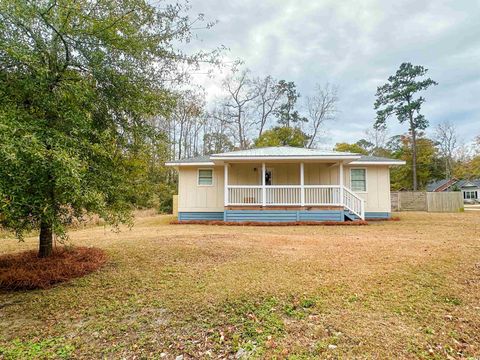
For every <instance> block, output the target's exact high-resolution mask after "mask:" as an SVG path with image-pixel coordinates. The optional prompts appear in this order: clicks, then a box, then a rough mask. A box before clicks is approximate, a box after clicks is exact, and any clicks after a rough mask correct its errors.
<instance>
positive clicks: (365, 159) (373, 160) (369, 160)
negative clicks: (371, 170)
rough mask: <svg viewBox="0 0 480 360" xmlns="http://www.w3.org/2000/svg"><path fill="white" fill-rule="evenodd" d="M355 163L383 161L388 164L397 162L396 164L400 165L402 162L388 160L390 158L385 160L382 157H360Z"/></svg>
mask: <svg viewBox="0 0 480 360" xmlns="http://www.w3.org/2000/svg"><path fill="white" fill-rule="evenodd" d="M355 161H362V162H363V161H365V162H384V161H388V162H398V163H401V164H403V160H398V159H390V158H386V157H382V156H369V155H362V157H361V158H360V159H358V160H355Z"/></svg>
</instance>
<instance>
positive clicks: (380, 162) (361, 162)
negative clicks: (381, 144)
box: [350, 161, 406, 165]
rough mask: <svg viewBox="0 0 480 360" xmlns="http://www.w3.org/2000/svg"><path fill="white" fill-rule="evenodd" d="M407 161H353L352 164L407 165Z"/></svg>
mask: <svg viewBox="0 0 480 360" xmlns="http://www.w3.org/2000/svg"><path fill="white" fill-rule="evenodd" d="M405 164H406V161H352V162H351V163H350V165H405Z"/></svg>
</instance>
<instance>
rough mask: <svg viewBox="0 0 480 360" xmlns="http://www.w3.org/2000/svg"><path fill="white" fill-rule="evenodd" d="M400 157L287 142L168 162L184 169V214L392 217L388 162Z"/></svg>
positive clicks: (317, 218) (273, 218)
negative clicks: (311, 147)
mask: <svg viewBox="0 0 480 360" xmlns="http://www.w3.org/2000/svg"><path fill="white" fill-rule="evenodd" d="M402 164H405V162H404V161H400V160H392V159H387V158H380V157H373V156H362V155H359V154H353V153H345V152H335V151H323V150H317V149H305V148H295V147H288V146H284V147H266V148H256V149H250V150H241V151H233V152H227V153H222V154H213V155H209V156H201V157H196V158H191V159H184V160H177V161H172V162H168V163H166V165H167V166H173V167H176V168H177V169H178V172H179V174H178V175H179V179H178V219H179V220H224V221H260V222H263V221H274V222H275V221H329V220H330V221H344V220H356V219H359V218H361V219H369V218H389V217H390V211H391V210H390V171H389V168H390V166H394V165H402Z"/></svg>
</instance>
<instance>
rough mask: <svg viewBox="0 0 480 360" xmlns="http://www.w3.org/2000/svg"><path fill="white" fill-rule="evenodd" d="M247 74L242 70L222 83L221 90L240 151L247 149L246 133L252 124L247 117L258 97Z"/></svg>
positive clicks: (246, 71) (247, 72)
mask: <svg viewBox="0 0 480 360" xmlns="http://www.w3.org/2000/svg"><path fill="white" fill-rule="evenodd" d="M249 74H250V71H249V70H248V69H247V70H243V71H241V72H240V73H239V74H234V75H231V76H229V77H227V78H226V79H225V80H224V81H223V88H224V90H225V91H226V92H227V97H226V98H225V103H224V106H225V108H226V109H227V111H228V113H229V117H230V122H231V124H232V125H233V126H234V127H235V128H236V131H235V132H234V133H233V134H234V135H235V137H236V138H237V140H238V144H239V147H240V149H246V148H248V133H249V130H250V128H251V126H252V124H253V121H252V119H251V118H250V116H249V115H250V113H251V111H252V108H251V107H252V105H253V101H254V100H255V99H256V98H257V96H258V94H257V93H256V92H255V90H254V88H253V87H252V81H251V79H250V78H249Z"/></svg>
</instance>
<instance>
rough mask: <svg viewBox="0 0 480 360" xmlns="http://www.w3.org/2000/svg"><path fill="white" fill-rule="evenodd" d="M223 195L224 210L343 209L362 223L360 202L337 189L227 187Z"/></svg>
mask: <svg viewBox="0 0 480 360" xmlns="http://www.w3.org/2000/svg"><path fill="white" fill-rule="evenodd" d="M263 189H265V197H264V196H263V194H264V193H263ZM342 190H343V191H342ZM227 194H228V201H227V202H226V205H227V206H228V205H232V206H249V205H257V206H258V205H260V206H292V205H293V206H295V205H296V206H343V207H345V208H346V209H348V210H349V211H351V212H352V213H354V214H355V215H357V216H358V217H360V218H361V219H365V210H364V200H363V199H362V198H360V197H359V196H358V195H357V194H355V193H354V192H352V191H351V190H350V189H348V188H347V187H345V186H341V185H304V186H303V187H302V186H301V185H267V186H265V188H264V187H263V186H261V185H228V186H227ZM342 195H343V199H342Z"/></svg>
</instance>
